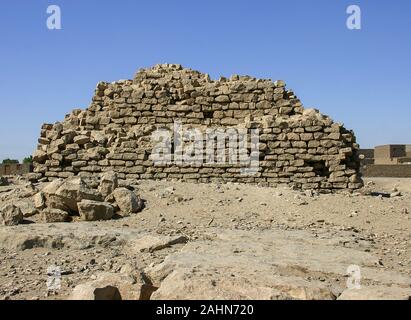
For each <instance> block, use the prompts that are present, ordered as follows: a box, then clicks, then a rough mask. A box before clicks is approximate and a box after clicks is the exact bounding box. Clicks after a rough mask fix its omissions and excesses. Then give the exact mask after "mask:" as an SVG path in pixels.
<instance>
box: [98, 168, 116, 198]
mask: <svg viewBox="0 0 411 320" xmlns="http://www.w3.org/2000/svg"><path fill="white" fill-rule="evenodd" d="M117 188H118V178H117V174H116V173H115V172H113V171H110V172H106V173H104V175H103V176H102V177H101V182H100V186H99V188H98V191H99V192H100V193H101V195H102V196H103V197H104V198H105V197H107V196H108V195H110V194H112V193H113V191H114V190H115V189H117Z"/></svg>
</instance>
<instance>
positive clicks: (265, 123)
mask: <svg viewBox="0 0 411 320" xmlns="http://www.w3.org/2000/svg"><path fill="white" fill-rule="evenodd" d="M176 128H178V132H177V133H176ZM166 132H171V133H173V134H174V136H173V135H172V134H170V136H169V137H167V136H166V135H164V133H166ZM181 132H183V133H181ZM210 132H211V133H212V134H214V136H212V135H211V133H210ZM216 132H217V133H219V134H220V136H221V135H223V138H222V140H218V139H219V138H220V136H218V135H217V136H218V137H217V138H216ZM159 133H160V136H161V137H162V138H160V139H158V140H155V137H158V136H159ZM236 133H237V134H236ZM162 134H163V136H162ZM176 135H179V136H178V137H177V138H176ZM224 135H225V136H224ZM193 136H194V139H193ZM198 137H200V138H198ZM253 137H254V138H256V139H257V140H255V139H253ZM214 138H216V139H214ZM225 138H227V139H225ZM230 138H233V140H230ZM161 139H163V140H161ZM210 141H211V142H212V143H211V144H210ZM218 141H220V143H218ZM221 141H223V142H222V143H221ZM38 142H39V144H38V147H37V150H36V151H35V153H34V155H33V159H34V172H35V173H37V176H38V178H39V179H40V180H41V181H47V180H49V181H50V180H54V179H56V178H67V177H71V176H75V175H80V176H95V175H99V174H100V173H102V172H106V171H115V172H117V173H118V176H119V178H120V179H125V180H128V179H130V180H133V179H177V180H183V181H198V182H218V183H220V182H221V183H224V182H240V183H259V184H262V185H273V186H274V185H278V184H288V185H290V186H293V187H296V188H302V189H320V190H323V191H332V190H337V189H357V188H360V187H362V185H363V184H362V180H361V177H360V175H359V166H360V164H359V159H358V149H359V146H358V144H357V143H356V139H355V136H354V133H353V132H352V131H350V130H347V129H345V128H344V126H343V125H342V124H339V123H336V122H334V121H333V120H332V119H330V118H329V117H327V116H325V115H322V114H320V113H319V112H318V111H317V110H315V109H307V110H305V109H304V108H303V105H302V103H301V101H300V100H299V99H298V98H297V97H296V95H295V94H294V93H293V92H292V91H291V90H287V89H286V87H285V83H284V81H275V82H272V81H271V80H261V79H255V78H252V77H249V76H237V75H235V76H232V77H231V78H229V79H228V78H220V79H219V80H211V79H210V77H209V76H208V75H207V74H203V73H200V72H198V71H193V70H191V69H186V68H183V67H182V66H181V65H176V64H162V65H156V66H154V67H152V68H148V69H141V70H139V71H138V72H137V73H136V75H135V77H134V79H133V80H121V81H117V82H113V83H106V82H100V83H98V84H97V88H96V90H95V94H94V96H93V98H92V102H91V104H90V106H89V107H88V108H87V109H86V110H79V109H76V110H73V111H72V112H71V113H70V114H69V115H67V116H66V117H65V119H64V120H63V121H61V122H57V123H55V124H44V125H43V126H42V128H41V135H40V138H39V140H38ZM160 142H161V143H162V144H161V148H159V147H158V146H159V145H160ZM231 143H232V144H231ZM240 146H241V148H240ZM167 148H168V149H167ZM206 148H208V149H207V151H206ZM159 149H161V150H162V152H158V150H159ZM167 150H168V151H169V154H167V152H165V151H167ZM187 150H188V152H187ZM210 150H211V151H210ZM233 150H234V151H233ZM154 151H155V152H154ZM237 151H238V152H237ZM193 155H197V156H198V155H200V156H202V161H201V159H198V157H197V158H195V159H196V161H190V160H193V158H190V156H193ZM210 155H212V156H213V155H214V157H211V160H210V158H209V156H210ZM159 158H161V159H159ZM159 160H161V161H159ZM198 160H200V161H198ZM250 168H251V169H253V170H244V169H250Z"/></svg>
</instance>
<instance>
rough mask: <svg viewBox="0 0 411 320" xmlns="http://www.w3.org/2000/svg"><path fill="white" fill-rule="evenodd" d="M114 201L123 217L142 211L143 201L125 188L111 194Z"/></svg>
mask: <svg viewBox="0 0 411 320" xmlns="http://www.w3.org/2000/svg"><path fill="white" fill-rule="evenodd" d="M113 196H114V199H115V201H116V203H117V205H118V207H119V208H120V211H121V212H122V213H123V214H124V215H129V214H131V213H136V212H139V211H141V210H142V209H143V201H142V200H141V199H140V197H139V196H137V195H136V194H135V193H134V192H133V191H131V190H128V189H127V188H117V189H116V190H114V192H113Z"/></svg>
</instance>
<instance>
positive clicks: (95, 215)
mask: <svg viewBox="0 0 411 320" xmlns="http://www.w3.org/2000/svg"><path fill="white" fill-rule="evenodd" d="M78 209H79V213H80V217H81V218H82V220H84V221H98V220H109V219H111V218H112V217H113V215H114V208H113V206H112V205H111V204H110V203H107V202H98V201H93V200H82V201H81V202H79V203H78Z"/></svg>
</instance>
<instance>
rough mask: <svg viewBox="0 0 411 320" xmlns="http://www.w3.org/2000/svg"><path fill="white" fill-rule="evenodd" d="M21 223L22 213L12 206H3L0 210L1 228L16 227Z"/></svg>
mask: <svg viewBox="0 0 411 320" xmlns="http://www.w3.org/2000/svg"><path fill="white" fill-rule="evenodd" d="M22 221H23V212H21V210H20V208H19V207H16V206H15V205H14V204H8V205H5V206H4V207H3V208H1V209H0V224H1V225H3V226H16V225H18V224H19V223H21V222H22Z"/></svg>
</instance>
